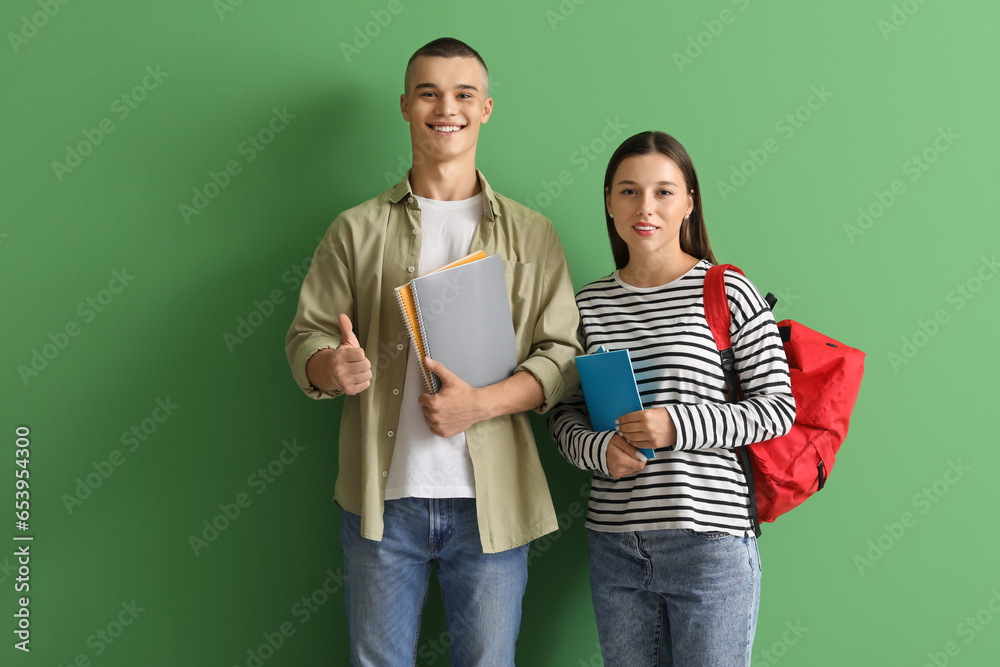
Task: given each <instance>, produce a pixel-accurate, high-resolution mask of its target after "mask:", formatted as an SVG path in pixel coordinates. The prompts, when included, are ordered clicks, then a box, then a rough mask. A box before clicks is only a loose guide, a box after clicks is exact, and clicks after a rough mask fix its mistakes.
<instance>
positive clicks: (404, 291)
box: [395, 250, 486, 393]
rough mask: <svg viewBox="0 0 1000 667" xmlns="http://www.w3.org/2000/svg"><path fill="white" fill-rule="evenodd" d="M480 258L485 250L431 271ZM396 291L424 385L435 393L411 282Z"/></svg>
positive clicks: (483, 255)
mask: <svg viewBox="0 0 1000 667" xmlns="http://www.w3.org/2000/svg"><path fill="white" fill-rule="evenodd" d="M480 259H486V252H485V251H483V250H477V251H476V252H474V253H472V254H470V255H466V256H465V257H462V258H461V259H456V260H455V261H454V262H452V263H451V264H448V265H446V266H442V267H441V268H439V269H435V270H434V271H431V273H437V272H438V271H444V270H445V269H451V268H454V267H456V266H461V265H462V264H468V263H469V262H475V261H476V260H480ZM395 292H396V303H398V304H399V310H400V313H401V314H402V316H403V322H405V323H406V330H407V331H408V332H409V333H410V342H411V343H413V347H414V348H415V351H416V353H417V362H419V363H420V375H421V376H422V377H423V379H424V386H425V387H427V391H428V392H431V393H433V392H434V386H433V384H432V383H431V378H430V375H429V374H428V372H427V367H426V366H424V357H426V356H427V349H426V347H425V346H424V339H423V336H421V334H420V324H419V323H418V321H417V308H416V306H415V305H414V303H413V290H412V289H411V288H410V283H406V284H405V285H400V286H399V287H397V288H396V289H395Z"/></svg>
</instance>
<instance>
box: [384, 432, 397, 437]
mask: <svg viewBox="0 0 1000 667" xmlns="http://www.w3.org/2000/svg"><path fill="white" fill-rule="evenodd" d="M385 434H386V435H387V436H389V437H390V438H391V437H392V436H393V435H395V434H394V433H393V432H392V431H386V433H385Z"/></svg>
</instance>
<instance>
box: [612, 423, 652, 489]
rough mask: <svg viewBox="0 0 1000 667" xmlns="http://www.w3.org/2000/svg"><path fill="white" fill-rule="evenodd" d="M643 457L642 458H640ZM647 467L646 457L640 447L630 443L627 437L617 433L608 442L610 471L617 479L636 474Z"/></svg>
mask: <svg viewBox="0 0 1000 667" xmlns="http://www.w3.org/2000/svg"><path fill="white" fill-rule="evenodd" d="M640 457H642V458H640ZM645 467H646V457H645V456H643V455H642V452H640V451H639V450H638V449H636V448H635V447H633V446H632V445H630V444H628V442H626V441H625V438H623V437H621V436H620V435H617V434H615V435H614V436H612V438H611V442H610V443H608V472H610V473H611V476H612V477H614V478H615V479H621V478H622V477H628V476H629V475H634V474H635V473H637V472H639V471H640V470H642V469H643V468H645Z"/></svg>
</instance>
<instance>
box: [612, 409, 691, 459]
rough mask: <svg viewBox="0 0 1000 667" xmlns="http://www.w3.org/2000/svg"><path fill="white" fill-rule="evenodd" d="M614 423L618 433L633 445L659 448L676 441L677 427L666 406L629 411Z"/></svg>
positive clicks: (668, 445)
mask: <svg viewBox="0 0 1000 667" xmlns="http://www.w3.org/2000/svg"><path fill="white" fill-rule="evenodd" d="M615 423H616V424H617V426H618V428H617V431H618V433H619V434H620V435H621V436H622V437H623V438H625V439H626V440H627V441H628V442H629V444H631V445H632V446H633V447H639V448H640V449H659V448H660V447H670V446H673V445H674V443H676V442H677V429H676V427H675V426H674V420H673V419H671V418H670V415H669V414H668V413H667V409H666V408H649V409H648V410H638V411H636V412H630V413H628V414H626V415H622V416H621V417H619V418H618V421H617V422H615Z"/></svg>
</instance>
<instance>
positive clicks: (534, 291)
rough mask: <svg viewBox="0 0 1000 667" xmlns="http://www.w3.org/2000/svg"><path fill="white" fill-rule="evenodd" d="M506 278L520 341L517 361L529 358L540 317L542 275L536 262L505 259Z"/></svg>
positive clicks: (515, 334)
mask: <svg viewBox="0 0 1000 667" xmlns="http://www.w3.org/2000/svg"><path fill="white" fill-rule="evenodd" d="M503 274H504V280H505V281H506V283H507V297H508V298H509V299H510V314H511V318H512V319H513V322H514V337H515V339H516V341H517V361H518V363H520V362H522V361H524V360H525V359H527V358H528V355H529V354H530V353H531V343H532V338H533V332H534V328H535V322H536V321H537V319H538V303H539V300H540V298H541V293H542V286H541V285H540V284H539V281H540V280H541V279H542V274H541V272H540V271H538V270H537V265H536V264H530V263H524V262H512V261H509V260H506V259H505V260H503Z"/></svg>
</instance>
